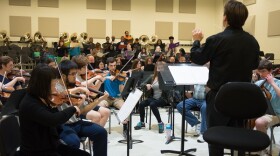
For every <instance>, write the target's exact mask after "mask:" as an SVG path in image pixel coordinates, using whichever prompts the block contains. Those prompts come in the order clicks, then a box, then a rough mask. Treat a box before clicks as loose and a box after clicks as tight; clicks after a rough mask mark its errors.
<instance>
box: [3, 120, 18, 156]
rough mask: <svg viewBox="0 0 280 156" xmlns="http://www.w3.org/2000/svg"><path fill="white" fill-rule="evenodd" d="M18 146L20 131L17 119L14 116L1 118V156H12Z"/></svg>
mask: <svg viewBox="0 0 280 156" xmlns="http://www.w3.org/2000/svg"><path fill="white" fill-rule="evenodd" d="M19 146H20V129H19V123H18V119H17V117H16V116H14V115H8V116H3V117H2V119H1V120H0V152H1V156H12V155H15V154H16V153H17V152H16V150H17V148H18V147H19Z"/></svg>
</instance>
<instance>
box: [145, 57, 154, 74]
mask: <svg viewBox="0 0 280 156" xmlns="http://www.w3.org/2000/svg"><path fill="white" fill-rule="evenodd" d="M154 69H155V65H154V64H153V58H152V57H147V58H146V60H145V66H144V71H154Z"/></svg>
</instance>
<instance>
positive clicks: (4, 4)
mask: <svg viewBox="0 0 280 156" xmlns="http://www.w3.org/2000/svg"><path fill="white" fill-rule="evenodd" d="M106 4H107V7H106V10H92V9H86V0H59V8H47V7H37V0H31V7H24V6H9V1H8V0H1V1H0V6H1V9H0V19H1V22H0V31H1V30H6V31H7V32H8V35H9V16H31V23H32V28H31V30H32V32H31V34H32V36H33V34H34V33H35V32H36V31H37V30H38V17H58V18H59V32H68V33H69V34H71V33H74V32H77V33H78V34H80V33H81V32H84V31H86V19H87V18H90V19H106V35H109V36H111V35H112V20H130V21H131V32H130V33H131V35H132V36H133V37H134V38H135V37H139V36H141V35H148V36H151V35H153V34H154V32H155V21H167V22H173V33H174V34H173V36H174V37H175V41H176V39H178V22H194V23H196V26H197V27H199V28H201V29H203V31H204V33H205V37H207V36H209V35H211V34H214V33H216V32H218V31H221V30H222V27H221V23H222V22H221V18H220V17H222V14H221V13H220V12H217V10H221V8H219V7H221V6H222V0H197V13H196V14H182V13H178V12H179V7H178V5H179V0H174V7H173V8H174V9H173V13H158V12H155V4H156V2H155V0H131V11H113V10H112V0H106ZM43 35H44V34H43ZM11 39H12V40H19V37H11ZM47 41H48V42H49V43H50V42H52V41H57V39H56V38H47ZM97 41H98V42H101V43H102V42H104V40H100V39H95V40H94V42H97ZM164 42H167V41H164ZM181 43H184V42H181ZM185 43H189V42H187V41H185ZM49 45H50V44H49Z"/></svg>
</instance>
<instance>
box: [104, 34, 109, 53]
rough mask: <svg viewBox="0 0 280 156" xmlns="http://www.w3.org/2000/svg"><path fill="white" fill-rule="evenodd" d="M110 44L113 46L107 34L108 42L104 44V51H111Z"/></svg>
mask: <svg viewBox="0 0 280 156" xmlns="http://www.w3.org/2000/svg"><path fill="white" fill-rule="evenodd" d="M110 46H111V43H110V37H109V36H107V37H106V42H105V43H103V44H102V48H103V51H104V52H109V51H110Z"/></svg>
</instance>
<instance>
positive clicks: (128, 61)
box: [120, 57, 133, 72]
mask: <svg viewBox="0 0 280 156" xmlns="http://www.w3.org/2000/svg"><path fill="white" fill-rule="evenodd" d="M132 59H133V57H131V58H130V59H129V60H128V61H127V62H126V63H125V65H124V66H123V67H122V68H121V69H120V72H122V70H123V69H124V68H125V67H126V66H127V65H128V63H129V62H130V61H131V60H132Z"/></svg>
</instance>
